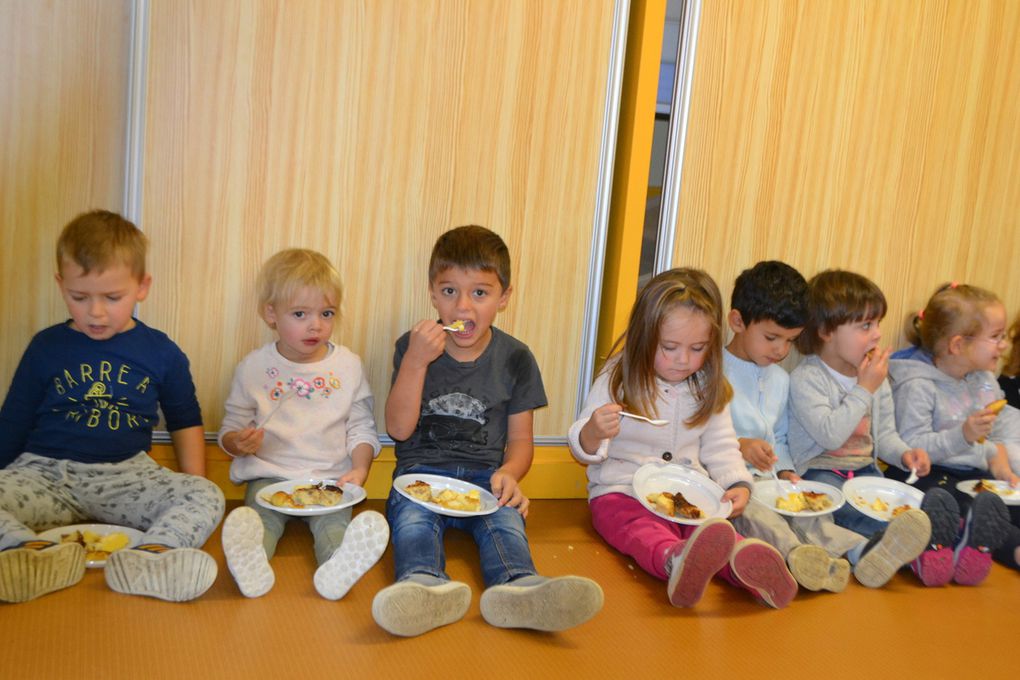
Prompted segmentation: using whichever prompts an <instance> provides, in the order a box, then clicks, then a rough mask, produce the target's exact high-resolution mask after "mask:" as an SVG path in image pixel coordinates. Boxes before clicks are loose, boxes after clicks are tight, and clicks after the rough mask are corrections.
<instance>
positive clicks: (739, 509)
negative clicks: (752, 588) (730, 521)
mask: <svg viewBox="0 0 1020 680" xmlns="http://www.w3.org/2000/svg"><path fill="white" fill-rule="evenodd" d="M750 498H751V491H750V490H749V489H746V488H744V487H742V486H735V487H733V488H732V489H730V490H728V491H727V492H726V493H724V494H723V495H722V499H723V500H724V501H730V502H732V503H733V512H731V513H730V517H731V518H733V517H740V515H741V514H742V513H743V512H744V508H746V507H747V501H748V500H750Z"/></svg>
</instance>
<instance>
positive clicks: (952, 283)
mask: <svg viewBox="0 0 1020 680" xmlns="http://www.w3.org/2000/svg"><path fill="white" fill-rule="evenodd" d="M959 285H960V282H959V281H952V282H950V284H949V287H950V288H956V287H957V286H959Z"/></svg>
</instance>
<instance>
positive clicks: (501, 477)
mask: <svg viewBox="0 0 1020 680" xmlns="http://www.w3.org/2000/svg"><path fill="white" fill-rule="evenodd" d="M489 486H490V487H491V488H492V495H493V496H495V497H496V499H497V500H498V501H499V505H500V507H502V506H504V505H506V506H509V507H511V508H517V512H519V513H521V517H527V516H528V506H529V505H530V504H531V501H529V500H528V497H527V496H525V495H524V494H523V493H522V492H521V487H520V486H519V485H518V482H517V479H516V478H515V477H514V476H513V475H511V474H510V473H508V472H504V471H503V470H496V471H495V472H493V473H492V477H489Z"/></svg>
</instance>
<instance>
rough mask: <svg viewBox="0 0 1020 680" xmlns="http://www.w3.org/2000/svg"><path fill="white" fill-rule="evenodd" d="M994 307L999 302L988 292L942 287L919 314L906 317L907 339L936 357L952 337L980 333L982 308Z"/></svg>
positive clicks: (982, 325) (961, 287) (971, 287)
mask: <svg viewBox="0 0 1020 680" xmlns="http://www.w3.org/2000/svg"><path fill="white" fill-rule="evenodd" d="M995 304H1002V303H1001V302H1000V301H999V298H998V296H997V295H996V294H995V293H993V292H992V291H990V290H985V289H984V288H978V287H977V286H968V285H967V284H965V283H961V284H957V283H946V284H943V285H941V286H939V287H938V288H936V289H935V292H934V293H932V296H931V298H930V299H929V300H928V304H926V305H925V306H924V309H923V310H922V311H920V312H916V313H913V314H910V315H909V316H908V317H907V325H906V328H905V329H904V331H905V332H906V336H907V340H908V341H909V342H910V344H912V345H915V346H917V347H921V348H923V349H924V350H925V351H926V352H928V353H929V354H931V355H932V356H938V355H939V354H941V353H942V352H944V351H945V350H946V346H947V345H948V343H949V340H950V338H952V337H953V336H954V335H977V334H978V333H980V332H981V329H982V328H983V327H984V322H985V319H984V311H985V309H986V308H987V307H989V306H990V305H995Z"/></svg>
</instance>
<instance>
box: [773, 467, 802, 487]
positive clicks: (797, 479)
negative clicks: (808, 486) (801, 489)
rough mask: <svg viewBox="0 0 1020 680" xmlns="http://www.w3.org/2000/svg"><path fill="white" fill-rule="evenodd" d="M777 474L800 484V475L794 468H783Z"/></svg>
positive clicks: (781, 477) (792, 482)
mask: <svg viewBox="0 0 1020 680" xmlns="http://www.w3.org/2000/svg"><path fill="white" fill-rule="evenodd" d="M776 474H777V475H778V476H779V478H780V479H785V480H786V481H788V482H790V483H791V484H800V482H801V478H800V475H798V474H797V473H796V472H794V471H793V470H782V471H780V472H778V473H776Z"/></svg>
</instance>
